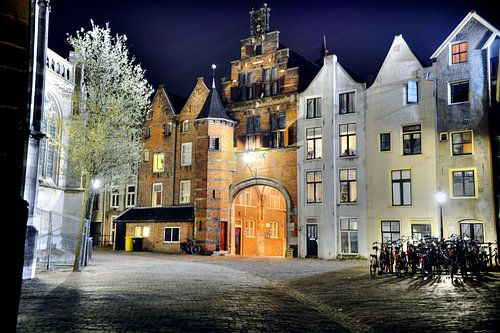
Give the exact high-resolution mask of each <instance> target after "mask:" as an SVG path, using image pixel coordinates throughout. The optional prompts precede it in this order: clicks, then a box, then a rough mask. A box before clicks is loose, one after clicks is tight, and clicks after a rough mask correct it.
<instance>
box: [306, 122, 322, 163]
mask: <svg viewBox="0 0 500 333" xmlns="http://www.w3.org/2000/svg"><path fill="white" fill-rule="evenodd" d="M306 141H307V157H306V159H307V160H313V159H317V158H321V157H322V148H323V147H322V143H323V140H322V137H321V127H314V128H308V129H306Z"/></svg>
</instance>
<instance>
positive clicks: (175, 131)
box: [172, 118, 195, 236]
mask: <svg viewBox="0 0 500 333" xmlns="http://www.w3.org/2000/svg"><path fill="white" fill-rule="evenodd" d="M178 125H179V122H178V121H177V118H175V119H174V126H175V128H174V158H173V164H174V168H173V170H174V171H173V175H172V206H175V176H176V168H177V163H176V161H177V128H178V127H179V126H178ZM194 223H195V222H193V225H194ZM193 229H194V228H193ZM193 236H194V234H193Z"/></svg>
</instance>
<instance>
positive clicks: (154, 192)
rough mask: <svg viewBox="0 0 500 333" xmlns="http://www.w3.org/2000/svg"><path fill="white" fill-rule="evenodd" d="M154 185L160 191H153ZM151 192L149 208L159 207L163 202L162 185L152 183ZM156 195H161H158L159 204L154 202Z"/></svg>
mask: <svg viewBox="0 0 500 333" xmlns="http://www.w3.org/2000/svg"><path fill="white" fill-rule="evenodd" d="M155 185H159V186H160V188H161V190H160V191H155ZM151 192H152V197H151V207H161V205H162V201H163V183H153V186H152V187H151ZM156 193H161V195H160V202H159V203H158V202H155V201H156V200H155V198H156V195H155V194H156Z"/></svg>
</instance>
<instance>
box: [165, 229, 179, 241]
mask: <svg viewBox="0 0 500 333" xmlns="http://www.w3.org/2000/svg"><path fill="white" fill-rule="evenodd" d="M180 233H181V228H179V227H165V229H164V230H163V241H164V242H165V243H178V242H179V238H180Z"/></svg>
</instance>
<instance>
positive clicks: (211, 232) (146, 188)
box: [117, 5, 318, 256]
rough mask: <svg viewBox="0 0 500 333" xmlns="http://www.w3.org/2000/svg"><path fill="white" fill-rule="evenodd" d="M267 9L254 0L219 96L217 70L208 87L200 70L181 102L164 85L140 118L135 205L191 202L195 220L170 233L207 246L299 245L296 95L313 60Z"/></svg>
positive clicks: (264, 250) (260, 251)
mask: <svg viewBox="0 0 500 333" xmlns="http://www.w3.org/2000/svg"><path fill="white" fill-rule="evenodd" d="M269 13H270V8H269V7H267V5H264V6H263V7H262V8H259V9H256V10H255V9H252V10H250V13H249V14H250V36H249V37H248V38H245V39H243V40H242V41H241V42H242V44H241V57H240V59H238V60H234V61H232V62H231V65H232V66H231V73H230V77H229V78H223V80H222V99H221V96H219V93H218V91H217V88H216V85H215V79H214V81H213V83H212V88H211V89H208V88H207V86H206V85H205V84H204V82H203V79H202V78H198V81H197V83H196V86H195V88H194V89H193V91H192V93H191V95H190V96H189V98H188V100H187V101H186V102H185V104H184V105H183V106H182V101H180V103H178V105H175V104H176V103H175V101H174V100H173V98H172V95H171V94H168V93H167V92H166V91H165V89H164V88H163V87H160V88H159V89H158V91H157V92H156V95H155V97H154V100H153V105H152V110H151V112H150V115H149V119H148V121H147V124H146V128H145V133H144V153H143V158H142V161H141V166H140V172H139V184H138V206H139V207H156V209H157V210H158V211H160V210H162V209H166V208H167V207H169V208H171V207H173V206H176V207H177V206H188V207H193V208H194V210H193V211H194V218H193V221H194V222H189V221H186V222H188V223H192V224H191V229H190V230H189V228H188V229H187V230H189V232H187V233H186V234H183V235H180V232H179V233H178V234H177V233H176V237H175V242H179V243H180V242H181V241H183V240H184V239H183V238H185V237H191V236H195V237H196V238H197V239H198V240H199V242H200V245H201V246H202V249H203V251H204V252H205V253H207V254H208V253H212V252H213V251H228V252H230V253H232V254H242V255H259V256H285V255H286V254H287V250H288V249H291V248H293V247H296V246H297V210H296V207H297V177H296V149H297V145H296V135H297V131H296V117H297V102H298V94H299V92H300V90H301V89H303V88H304V87H306V86H307V85H308V84H309V82H310V81H311V80H312V78H313V77H314V76H315V75H316V73H317V71H318V67H317V66H316V65H315V64H314V63H312V62H310V61H308V60H307V59H305V58H304V57H302V56H300V55H299V54H297V53H296V52H294V51H292V50H290V49H289V48H287V47H285V46H283V45H282V44H281V43H280V42H279V31H270V30H269ZM214 69H215V67H214ZM179 110H180V112H178V111H179ZM139 209H140V208H135V210H139ZM162 216H163V217H164V218H165V215H164V214H163V215H162ZM125 219H126V214H122V215H121V216H119V217H118V219H117V221H118V222H120V221H122V222H129V224H130V223H131V221H126V220H125ZM135 222H136V221H135ZM135 222H134V223H135ZM149 222H151V221H149ZM159 222H160V221H157V222H154V223H159ZM163 222H165V221H163ZM178 223H181V222H178ZM179 228H180V229H179V230H183V229H182V227H181V226H180V225H179ZM165 230H166V229H165ZM176 232H177V231H176ZM126 234H127V235H132V234H133V231H132V225H131V224H130V227H128V228H127V230H126ZM162 236H163V240H162V242H172V241H173V240H172V238H170V239H168V240H167V239H166V238H165V237H167V231H165V232H164V233H163V235H162ZM148 237H155V238H156V237H158V235H156V236H153V235H151V236H148ZM169 237H171V234H169ZM151 250H153V251H157V250H158V251H163V250H162V249H160V247H154V248H151ZM167 252H171V251H167Z"/></svg>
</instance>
